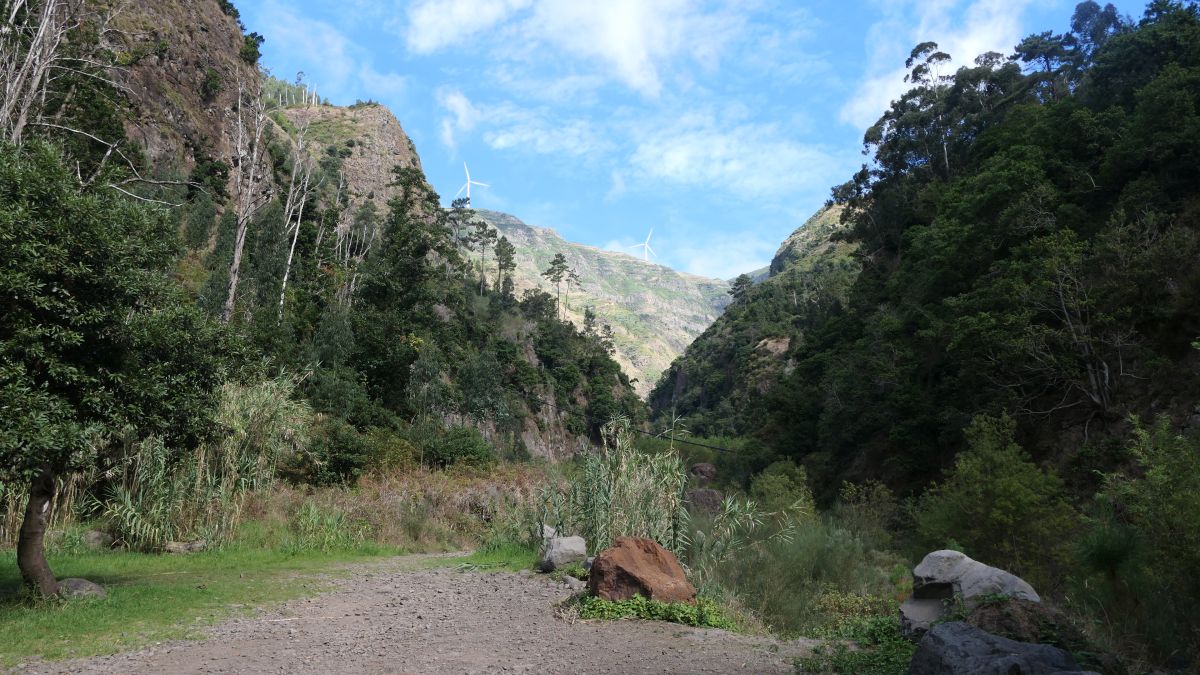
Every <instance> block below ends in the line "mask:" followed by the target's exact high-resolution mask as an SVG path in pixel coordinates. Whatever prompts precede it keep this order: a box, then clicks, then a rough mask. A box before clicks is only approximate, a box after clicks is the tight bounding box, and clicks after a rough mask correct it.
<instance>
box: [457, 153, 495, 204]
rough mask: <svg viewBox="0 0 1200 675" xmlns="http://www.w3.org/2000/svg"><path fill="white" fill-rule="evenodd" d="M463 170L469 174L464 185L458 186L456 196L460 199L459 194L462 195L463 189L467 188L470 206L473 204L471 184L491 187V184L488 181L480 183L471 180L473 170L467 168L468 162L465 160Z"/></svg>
mask: <svg viewBox="0 0 1200 675" xmlns="http://www.w3.org/2000/svg"><path fill="white" fill-rule="evenodd" d="M463 171H464V172H465V173H466V174H467V182H465V183H463V186H462V187H460V188H458V192H457V193H455V195H454V198H455V199H458V196H459V195H461V194H462V193H463V191H464V190H465V191H466V193H467V206H470V205H471V186H472V185H478V186H479V187H491V186H490V185H488V184H487V183H480V182H479V181H477V180H471V170H470V169H468V168H467V163H466V162H463Z"/></svg>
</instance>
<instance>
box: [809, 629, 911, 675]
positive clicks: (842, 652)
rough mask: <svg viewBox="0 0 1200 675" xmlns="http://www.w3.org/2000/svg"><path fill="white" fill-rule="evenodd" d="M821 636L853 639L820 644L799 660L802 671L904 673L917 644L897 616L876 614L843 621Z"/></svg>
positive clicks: (863, 674) (868, 674) (865, 674)
mask: <svg viewBox="0 0 1200 675" xmlns="http://www.w3.org/2000/svg"><path fill="white" fill-rule="evenodd" d="M820 637H827V638H831V639H841V640H849V641H851V642H853V643H854V645H855V648H851V647H850V646H849V645H847V644H846V643H844V642H840V643H834V644H831V645H829V646H824V647H817V648H815V649H814V650H813V651H814V653H813V656H810V657H807V658H803V659H799V660H797V661H796V671H797V672H800V673H847V674H853V675H860V674H861V675H902V674H903V673H906V672H908V664H909V662H910V661H912V657H913V653H914V652H916V650H917V645H916V644H914V643H913V642H911V641H909V640H908V639H906V638H905V637H904V635H903V634H901V632H900V619H899V617H897V616H894V615H893V616H874V617H870V618H864V619H855V620H851V621H847V622H844V623H841V624H840V625H838V626H837V628H836V630H831V631H827V632H824V633H823V634H821V635H820Z"/></svg>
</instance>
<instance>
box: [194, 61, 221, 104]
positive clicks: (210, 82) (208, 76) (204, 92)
mask: <svg viewBox="0 0 1200 675" xmlns="http://www.w3.org/2000/svg"><path fill="white" fill-rule="evenodd" d="M224 89H225V78H224V76H222V75H221V71H219V70H217V69H216V68H212V67H209V68H205V69H204V79H203V80H201V82H200V98H201V99H203V100H204V101H206V102H210V103H211V102H212V101H213V99H215V98H216V97H217V94H220V93H221V91H223V90H224Z"/></svg>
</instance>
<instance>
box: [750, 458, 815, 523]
mask: <svg viewBox="0 0 1200 675" xmlns="http://www.w3.org/2000/svg"><path fill="white" fill-rule="evenodd" d="M750 497H751V498H752V499H754V500H755V501H757V502H758V503H759V505H761V506H762V508H763V509H765V510H767V511H792V512H795V513H803V514H807V515H810V516H811V515H814V514H815V513H816V505H815V504H814V503H813V496H812V490H810V489H809V488H808V475H807V474H806V473H805V471H804V467H802V466H796V464H795V463H794V462H792V461H790V460H783V461H779V462H775V463H773V464H771V465H770V466H768V467H767V468H765V469H763V471H762V473H760V474H758V475H757V476H755V477H754V478H753V479H752V480H751V481H750Z"/></svg>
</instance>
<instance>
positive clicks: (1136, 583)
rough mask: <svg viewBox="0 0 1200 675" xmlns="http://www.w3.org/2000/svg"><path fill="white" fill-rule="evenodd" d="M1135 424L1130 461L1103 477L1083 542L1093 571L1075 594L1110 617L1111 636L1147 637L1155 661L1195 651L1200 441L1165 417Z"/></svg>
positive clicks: (1199, 649)
mask: <svg viewBox="0 0 1200 675" xmlns="http://www.w3.org/2000/svg"><path fill="white" fill-rule="evenodd" d="M1133 423H1134V432H1133V442H1132V445H1131V446H1130V448H1129V455H1130V459H1131V460H1132V466H1131V468H1130V469H1129V470H1127V471H1125V472H1119V473H1113V474H1109V475H1107V476H1105V481H1104V488H1103V490H1102V491H1101V492H1100V494H1098V495H1097V496H1096V503H1095V505H1094V511H1093V513H1092V514H1091V518H1090V519H1089V529H1088V531H1087V533H1086V534H1085V535H1084V537H1083V538H1082V539H1081V541H1080V544H1079V547H1078V552H1079V558H1080V562H1081V563H1082V565H1081V566H1082V567H1083V569H1085V570H1086V571H1087V572H1088V575H1087V576H1085V577H1084V578H1083V579H1081V580H1080V582H1079V584H1078V586H1079V588H1078V593H1077V597H1081V598H1084V599H1085V603H1086V604H1088V605H1091V606H1092V607H1093V608H1094V609H1098V610H1100V611H1097V612H1095V613H1096V614H1099V615H1101V616H1105V617H1108V618H1109V621H1110V625H1109V626H1107V630H1108V631H1109V632H1110V633H1111V634H1112V637H1113V639H1114V640H1124V639H1127V637H1128V636H1130V635H1139V636H1143V639H1144V640H1145V642H1146V643H1148V645H1149V648H1150V652H1151V653H1150V654H1149V655H1148V656H1149V657H1151V658H1156V659H1163V658H1167V657H1169V656H1171V655H1173V654H1179V653H1186V654H1197V653H1200V618H1197V616H1198V615H1197V614H1196V611H1195V608H1196V605H1197V604H1198V603H1200V580H1198V579H1197V576H1196V570H1200V529H1198V528H1197V523H1200V440H1198V439H1196V438H1187V437H1185V436H1183V435H1180V434H1178V433H1176V432H1173V431H1172V429H1171V427H1170V422H1169V420H1167V419H1165V418H1162V419H1159V420H1158V421H1157V422H1155V423H1154V424H1153V425H1152V426H1151V427H1149V428H1146V427H1144V426H1143V425H1142V424H1141V423H1139V422H1138V421H1137V420H1134V422H1133ZM1119 646H1120V645H1118V647H1119Z"/></svg>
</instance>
